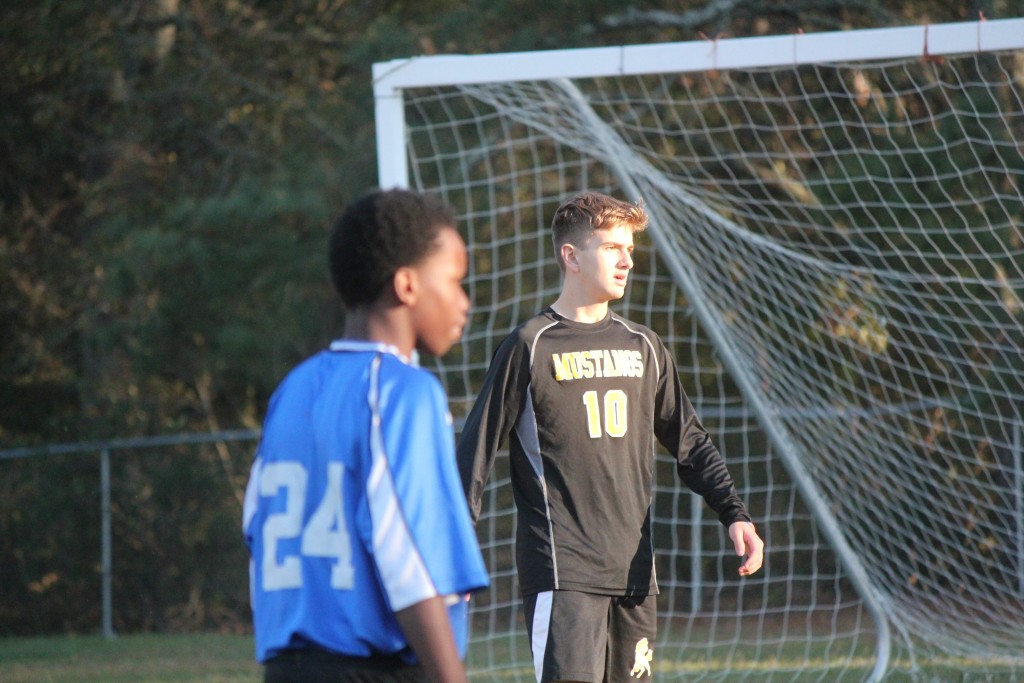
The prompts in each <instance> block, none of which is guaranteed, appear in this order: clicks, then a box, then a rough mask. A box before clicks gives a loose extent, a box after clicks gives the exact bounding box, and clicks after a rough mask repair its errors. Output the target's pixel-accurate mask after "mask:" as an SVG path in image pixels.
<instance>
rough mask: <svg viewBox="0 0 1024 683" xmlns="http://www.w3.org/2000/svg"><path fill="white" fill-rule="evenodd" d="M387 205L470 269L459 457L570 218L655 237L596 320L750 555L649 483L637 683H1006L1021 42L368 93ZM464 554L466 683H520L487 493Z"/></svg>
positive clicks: (679, 495) (820, 43) (510, 584)
mask: <svg viewBox="0 0 1024 683" xmlns="http://www.w3.org/2000/svg"><path fill="white" fill-rule="evenodd" d="M373 73H374V88H375V95H376V104H377V110H376V112H377V135H378V152H379V158H378V160H379V165H380V166H379V168H380V177H379V180H380V184H381V186H382V187H391V186H396V185H397V186H409V187H414V188H417V189H421V190H424V191H429V192H432V193H435V194H438V195H441V196H443V197H444V198H445V199H447V200H448V201H449V202H450V203H451V204H453V205H454V206H455V207H456V208H457V210H458V213H459V220H460V227H461V228H463V229H464V231H465V233H466V236H467V241H468V244H469V247H470V250H471V273H470V276H469V278H468V280H467V289H468V291H469V293H470V296H471V298H472V301H473V305H474V310H473V314H472V320H471V324H470V326H469V328H468V330H467V333H466V335H465V338H464V340H463V342H462V343H461V344H460V345H459V346H457V347H456V348H455V349H454V350H453V352H452V353H451V354H450V355H449V356H448V357H446V358H445V359H443V360H442V361H432V362H435V363H436V365H434V366H433V367H434V369H435V370H436V371H437V373H438V375H439V376H440V377H441V378H442V380H443V381H444V383H445V385H446V387H447V389H448V392H449V395H450V398H451V407H452V414H453V416H454V417H455V419H456V424H457V425H458V424H459V422H460V420H461V418H463V417H464V416H465V414H466V412H467V411H468V407H469V405H471V403H472V400H473V398H474V396H475V393H476V391H477V389H478V388H479V386H480V384H481V381H482V378H483V375H484V372H485V369H486V367H487V363H488V360H489V358H490V356H491V354H492V352H493V351H494V348H495V346H496V344H497V342H498V341H500V340H501V339H502V338H503V337H504V336H505V335H506V334H507V333H508V332H509V331H510V330H511V328H512V327H513V326H514V325H515V324H517V323H518V322H520V321H521V320H523V319H524V318H526V317H527V316H529V315H531V314H533V313H534V312H536V311H538V310H539V309H541V308H542V307H543V306H545V305H547V304H548V303H550V302H551V301H553V299H554V297H555V296H556V294H557V292H558V289H559V271H558V268H557V266H556V265H555V262H554V258H553V251H552V247H551V241H550V237H549V231H548V226H549V224H550V220H551V216H552V213H553V211H554V209H555V207H556V206H557V205H558V204H559V203H560V202H561V201H562V200H564V199H566V198H567V197H569V196H570V195H572V194H574V193H575V192H577V191H579V190H581V189H584V188H587V189H596V190H599V191H604V192H607V193H610V194H612V195H614V196H617V197H620V198H623V199H629V200H635V199H638V198H642V199H643V200H644V202H645V203H646V206H647V207H648V210H649V212H650V214H651V219H652V220H651V226H650V228H649V229H648V231H647V233H645V234H644V235H643V236H641V237H640V239H639V243H638V251H637V255H636V266H635V270H634V276H633V279H632V282H631V284H630V287H629V289H628V291H627V295H626V297H625V298H624V299H623V300H622V301H621V302H618V303H616V304H614V308H616V310H618V311H619V312H621V313H622V314H624V315H626V316H627V317H630V318H632V319H635V320H637V321H640V322H643V323H645V324H647V325H649V326H650V327H652V328H653V329H655V330H656V331H657V332H659V333H660V334H662V335H663V337H664V338H665V340H666V342H667V343H668V344H669V345H670V348H672V349H673V351H674V353H675V354H676V358H677V361H678V364H679V368H680V371H681V372H682V373H683V381H684V384H685V386H686V387H687V389H688V391H689V393H690V396H691V398H692V399H693V401H694V404H695V406H696V407H697V409H698V412H699V413H700V414H701V416H702V418H703V421H704V423H705V425H706V426H707V427H708V429H709V430H710V431H711V432H712V434H713V436H714V438H715V440H716V443H717V444H718V445H719V448H720V450H721V451H722V452H723V455H724V456H725V457H726V460H727V462H728V463H729V465H730V469H731V470H732V472H733V474H734V476H735V477H736V479H737V483H738V485H739V487H740V488H741V492H742V494H743V495H744V497H745V499H746V500H747V501H748V504H749V505H750V507H751V511H752V514H753V515H754V517H755V520H756V523H757V524H758V527H759V529H760V531H761V534H762V536H763V537H764V539H765V541H766V543H767V559H766V563H765V566H764V568H763V570H762V571H761V572H760V573H759V574H758V575H756V576H754V577H751V578H748V579H744V580H739V578H738V577H737V576H736V567H737V561H736V558H735V557H733V556H732V552H731V549H730V547H729V543H728V540H727V539H726V537H725V535H724V533H723V529H722V528H721V527H720V525H719V524H718V522H717V520H715V519H713V518H712V516H709V515H706V514H705V510H704V508H703V503H702V502H701V501H699V500H697V499H696V498H695V497H694V496H693V495H692V494H690V493H689V492H688V491H687V490H685V488H683V487H682V485H681V484H680V483H679V482H677V480H676V479H675V474H674V470H673V468H672V466H671V462H670V461H669V459H668V458H667V456H665V455H664V454H661V455H660V456H659V460H658V470H657V473H656V492H655V500H654V526H655V538H656V545H657V548H658V552H657V556H656V563H657V572H658V578H659V583H660V585H661V591H662V593H661V597H660V598H659V607H660V612H661V620H660V622H659V633H658V638H657V641H656V643H655V645H654V652H655V658H654V667H655V673H656V674H657V676H658V677H659V678H661V679H662V680H672V679H685V680H687V681H697V680H701V681H742V680H750V681H779V682H783V681H784V682H786V683H789V682H791V681H829V682H832V681H864V680H883V679H898V680H907V679H910V680H928V681H931V680H951V679H955V680H958V681H960V680H1017V679H1018V678H1019V677H1021V676H1024V463H1022V461H1024V19H1004V20H990V21H979V22H970V23H957V24H943V25H931V26H917V27H901V28H891V29H878V30H867V31H849V32H836V33H820V34H799V35H789V36H772V37H758V38H744V39H723V40H714V41H710V40H709V41H694V42H685V43H665V44H653V45H636V46H624V47H614V48H593V49H574V50H562V51H546V52H534V53H515V54H491V55H480V56H433V57H419V58H412V59H401V60H394V61H390V62H386V63H380V64H377V65H375V67H374V72H373ZM502 466H503V465H502V463H499V465H498V471H497V472H496V473H495V475H494V476H492V481H491V484H490V488H489V489H488V493H487V496H486V497H485V511H484V514H483V516H482V517H481V520H480V523H479V526H478V531H479V535H480V540H481V543H482V546H483V548H484V552H485V559H486V561H487V564H488V568H489V569H490V571H491V574H492V577H493V587H492V588H491V590H490V591H488V592H487V593H486V594H484V595H482V596H480V597H478V598H476V600H475V602H474V607H473V638H472V641H471V652H470V659H469V663H470V667H471V672H472V678H473V680H475V681H485V680H491V681H510V680H522V681H527V680H531V677H532V668H531V666H530V653H529V648H528V646H527V642H526V635H525V626H524V623H523V618H522V614H521V613H520V610H519V594H518V586H517V584H516V579H515V568H514V565H513V551H512V544H513V540H514V539H513V529H514V521H513V520H514V515H515V512H514V507H513V503H512V497H511V492H510V490H509V488H510V487H509V484H508V479H507V467H506V469H505V470H502V469H501V468H502Z"/></svg>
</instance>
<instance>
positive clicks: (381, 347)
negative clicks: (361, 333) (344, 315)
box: [328, 339, 420, 367]
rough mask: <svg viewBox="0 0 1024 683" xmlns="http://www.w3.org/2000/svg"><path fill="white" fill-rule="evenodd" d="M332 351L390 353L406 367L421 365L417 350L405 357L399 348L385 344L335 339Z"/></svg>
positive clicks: (331, 347) (330, 347) (331, 346)
mask: <svg viewBox="0 0 1024 683" xmlns="http://www.w3.org/2000/svg"><path fill="white" fill-rule="evenodd" d="M328 348H329V349H330V350H331V351H349V352H352V351H356V352H360V351H361V352H364V353H366V352H369V353H389V354H391V355H392V356H395V357H397V358H398V359H399V360H400V361H402V362H403V363H405V364H406V365H412V366H413V367H419V365H420V354H419V353H417V351H416V349H413V350H412V354H411V355H410V356H406V355H404V354H403V353H402V352H401V351H399V350H398V347H397V346H395V345H394V344H385V343H383V342H374V341H364V340H361V339H335V340H334V341H332V342H331V345H330V346H329V347H328Z"/></svg>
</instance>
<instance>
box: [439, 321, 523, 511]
mask: <svg viewBox="0 0 1024 683" xmlns="http://www.w3.org/2000/svg"><path fill="white" fill-rule="evenodd" d="M517 341H518V337H517V335H516V334H514V333H513V334H512V335H510V336H509V337H508V338H506V339H505V341H503V342H502V343H501V344H500V345H499V346H498V349H497V350H496V351H495V352H494V357H493V358H492V359H491V364H490V365H489V366H488V368H487V376H486V377H485V378H484V384H483V387H481V389H480V393H478V394H477V397H476V401H475V402H474V404H473V408H472V409H471V410H470V412H469V415H468V416H467V417H466V423H465V425H464V426H463V428H462V433H461V434H460V435H459V440H458V444H457V446H456V451H455V459H456V461H457V462H458V465H459V476H460V478H461V479H462V488H463V491H464V492H465V494H466V501H467V502H468V503H469V514H470V516H471V517H472V518H473V523H474V524H476V521H477V519H478V518H479V517H480V501H481V498H482V497H483V493H484V486H485V485H486V484H487V478H488V477H489V476H490V474H491V469H492V467H493V466H494V458H495V456H496V455H497V453H498V449H499V448H500V447H501V445H502V443H504V442H505V440H506V439H507V437H508V433H509V431H511V429H512V427H513V426H514V425H515V421H516V420H517V419H518V415H519V410H520V408H521V406H522V402H523V392H524V387H525V385H526V384H528V383H529V371H530V369H529V362H528V359H526V358H524V356H525V353H524V352H523V351H522V349H521V348H520V346H519V344H518V343H517Z"/></svg>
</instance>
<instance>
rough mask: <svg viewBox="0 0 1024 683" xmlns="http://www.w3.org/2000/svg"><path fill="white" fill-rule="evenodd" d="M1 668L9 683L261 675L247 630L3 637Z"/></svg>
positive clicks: (125, 682)
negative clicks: (238, 632)
mask: <svg viewBox="0 0 1024 683" xmlns="http://www.w3.org/2000/svg"><path fill="white" fill-rule="evenodd" d="M0 667H2V674H0V679H2V680H3V681H5V683H84V682H89V683H164V682H168V683H169V682H170V681H204V682H208V683H224V682H226V681H246V682H247V683H256V682H257V681H260V680H262V671H261V669H260V667H259V666H258V665H257V664H256V661H255V659H254V658H253V644H252V636H249V635H222V634H198V635H197V634H183V635H163V634H161V635H152V634H146V635H130V636H120V637H118V638H114V639H110V640H108V639H105V638H103V637H102V636H70V637H68V636H55V637H51V638H4V639H0Z"/></svg>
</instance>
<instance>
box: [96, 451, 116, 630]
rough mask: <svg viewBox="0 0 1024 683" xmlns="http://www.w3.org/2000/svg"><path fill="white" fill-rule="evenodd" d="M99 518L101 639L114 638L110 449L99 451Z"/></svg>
mask: <svg viewBox="0 0 1024 683" xmlns="http://www.w3.org/2000/svg"><path fill="white" fill-rule="evenodd" d="M100 517H101V520H102V522H101V525H102V526H101V536H102V543H103V548H102V563H103V637H104V638H107V639H111V638H115V637H116V635H117V634H115V633H114V619H113V599H112V595H111V593H112V589H111V574H112V573H113V566H112V565H113V561H112V560H111V552H110V546H111V535H110V449H109V448H104V449H103V450H101V451H100Z"/></svg>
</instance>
